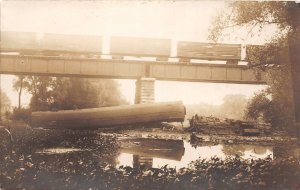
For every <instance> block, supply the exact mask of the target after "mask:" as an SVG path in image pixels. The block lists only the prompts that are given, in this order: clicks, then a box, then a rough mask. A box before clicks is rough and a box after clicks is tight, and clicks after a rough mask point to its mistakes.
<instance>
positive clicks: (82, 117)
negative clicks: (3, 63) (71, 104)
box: [31, 102, 186, 129]
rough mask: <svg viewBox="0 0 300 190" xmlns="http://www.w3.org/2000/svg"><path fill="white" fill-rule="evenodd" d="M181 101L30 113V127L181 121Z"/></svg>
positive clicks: (69, 127)
mask: <svg viewBox="0 0 300 190" xmlns="http://www.w3.org/2000/svg"><path fill="white" fill-rule="evenodd" d="M185 113H186V111H185V107H184V105H183V103H182V102H164V103H151V104H135V105H125V106H114V107H103V108H91V109H80V110H64V111H57V112H51V111H46V112H32V114H31V126H32V127H41V128H61V129H66V128H67V129H97V128H103V127H107V126H112V127H114V126H122V125H124V126H126V125H134V124H147V123H155V122H183V121H184V117H185Z"/></svg>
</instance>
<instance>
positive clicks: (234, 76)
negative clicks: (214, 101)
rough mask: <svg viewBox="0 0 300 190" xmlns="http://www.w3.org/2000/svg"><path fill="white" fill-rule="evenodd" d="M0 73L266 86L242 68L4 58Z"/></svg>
mask: <svg viewBox="0 0 300 190" xmlns="http://www.w3.org/2000/svg"><path fill="white" fill-rule="evenodd" d="M0 59H1V60H0V61H1V62H0V73H1V74H26V75H49V76H70V77H71V76H79V77H94V78H114V79H137V78H139V77H151V78H156V79H158V80H170V81H195V82H216V83H237V84H265V82H266V81H265V77H264V76H265V74H264V73H255V72H254V71H253V70H252V69H247V68H248V67H247V66H242V65H226V64H224V65H221V64H191V63H189V64H186V63H181V62H175V63H172V62H159V61H134V60H123V59H122V60H120V59H100V58H99V59H88V58H82V59H79V58H72V59H70V58H63V57H49V56H48V57H47V56H19V55H3V54H1V57H0Z"/></svg>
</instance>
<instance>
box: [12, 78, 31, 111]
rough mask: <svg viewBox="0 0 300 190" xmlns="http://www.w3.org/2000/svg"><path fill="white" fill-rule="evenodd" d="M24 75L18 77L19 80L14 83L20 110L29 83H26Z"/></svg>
mask: <svg viewBox="0 0 300 190" xmlns="http://www.w3.org/2000/svg"><path fill="white" fill-rule="evenodd" d="M24 78H25V77H24V76H23V75H18V79H17V80H15V81H14V83H13V89H14V90H15V91H17V92H18V109H21V96H22V92H23V88H24V87H26V86H28V83H27V82H26V81H24Z"/></svg>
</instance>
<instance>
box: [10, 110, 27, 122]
mask: <svg viewBox="0 0 300 190" xmlns="http://www.w3.org/2000/svg"><path fill="white" fill-rule="evenodd" d="M30 118H31V110H30V109H28V108H14V109H13V113H12V115H11V119H13V120H21V121H26V122H29V121H30Z"/></svg>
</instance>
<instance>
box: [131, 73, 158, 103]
mask: <svg viewBox="0 0 300 190" xmlns="http://www.w3.org/2000/svg"><path fill="white" fill-rule="evenodd" d="M154 102H155V78H139V79H137V81H136V82H135V104H145V103H154Z"/></svg>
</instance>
